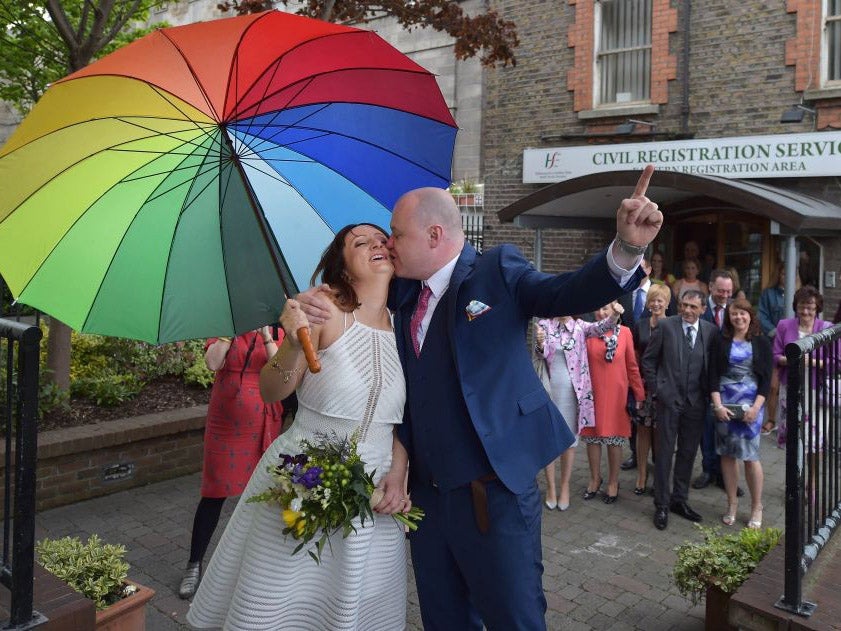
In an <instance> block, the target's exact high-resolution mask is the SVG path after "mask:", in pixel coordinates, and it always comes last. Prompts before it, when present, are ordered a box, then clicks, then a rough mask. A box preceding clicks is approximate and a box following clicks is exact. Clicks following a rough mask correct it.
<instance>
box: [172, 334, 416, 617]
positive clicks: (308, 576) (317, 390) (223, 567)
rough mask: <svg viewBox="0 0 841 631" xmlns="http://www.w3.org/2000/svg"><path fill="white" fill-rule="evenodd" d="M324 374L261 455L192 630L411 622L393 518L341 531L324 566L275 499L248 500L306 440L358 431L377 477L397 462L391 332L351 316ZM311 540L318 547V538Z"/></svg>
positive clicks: (399, 390)
mask: <svg viewBox="0 0 841 631" xmlns="http://www.w3.org/2000/svg"><path fill="white" fill-rule="evenodd" d="M319 356H320V359H321V365H322V370H321V372H319V373H316V374H310V373H308V374H307V375H306V376H305V377H304V379H303V382H302V383H301V385H300V387H299V388H298V404H299V408H298V413H297V415H296V417H295V422H294V423H293V425H292V427H291V428H290V429H289V430H288V431H287V432H286V433H284V434H282V435H281V436H279V437H278V438H277V439H276V440H275V441H274V442H273V443H272V445H271V446H270V447H269V449H268V450H267V451H266V453H265V454H264V455H263V458H262V459H261V460H260V463H259V465H258V466H257V469H256V470H255V471H254V474H253V475H252V477H251V480H250V481H249V483H248V486H247V487H246V489H245V492H244V493H243V495H242V498H241V499H240V501H239V503H238V505H237V507H236V509H235V511H234V514H233V515H232V516H231V519H230V521H229V522H228V525H227V527H226V529H225V532H224V534H223V535H222V538H221V540H220V541H219V545H218V546H217V547H216V551H215V553H214V554H213V558H212V559H211V561H210V564H209V565H208V567H207V571H206V572H205V574H204V576H203V578H202V580H201V584H200V585H199V589H198V591H197V592H196V595H195V597H194V599H193V604H192V606H191V607H190V611H189V613H188V614H187V620H188V622H189V623H190V624H191V625H193V626H194V627H197V628H201V629H207V628H220V627H221V628H222V629H226V630H227V629H230V630H234V629H237V630H239V629H254V630H257V629H260V630H263V631H276V630H280V629H290V630H295V631H298V630H312V631H332V630H339V629H341V630H350V629H352V630H364V631H375V630H382V631H395V630H396V629H404V628H405V626H406V578H407V571H408V570H407V562H406V542H405V537H404V534H403V529H402V527H401V526H400V525H399V524H398V523H397V522H396V521H394V519H393V518H392V517H391V516H390V515H378V514H377V513H374V521H373V523H372V522H371V521H370V520H366V522H365V526H364V527H360V526H359V524H358V523H357V532H356V533H351V534H350V535H349V536H348V537H347V538H345V539H343V538H342V536H341V533H338V534H336V535H334V536H333V537H332V538H331V540H330V543H331V545H332V551H331V549H330V546H325V547H324V550H323V553H322V558H321V564H320V565H317V564H316V563H315V561H314V560H313V559H312V558H311V557H310V556H309V555H308V554H307V553H306V550H307V549H308V548H304V549H302V550H300V551H299V552H298V553H297V554H295V555H294V556H293V555H292V550H293V549H294V548H295V547H296V546H297V545H298V544H299V543H300V542H299V541H297V540H295V539H293V538H292V537H291V536H290V537H285V536H284V535H283V534H282V532H283V529H284V523H283V520H282V519H281V515H280V513H281V511H280V507H279V506H278V505H277V504H266V503H261V504H247V503H246V502H245V500H246V499H247V498H248V497H251V496H253V495H256V494H258V493H260V492H261V491H263V490H265V489H266V488H267V487H268V486H270V485H271V483H272V481H271V479H270V477H269V474H268V472H267V471H266V469H267V467H268V466H270V465H273V464H275V463H277V462H278V454H280V453H286V454H292V455H294V454H296V453H299V445H300V441H301V439H306V438H309V439H311V438H313V437H314V435H315V434H316V433H330V432H332V431H336V432H337V433H338V434H339V435H340V436H343V435H350V434H352V433H353V432H354V431H355V430H357V429H359V430H360V432H361V433H360V441H359V445H358V449H359V453H360V455H361V456H362V459H363V460H364V461H365V463H366V469H367V470H368V471H369V472H370V471H374V470H375V474H374V483H377V482H378V481H379V479H380V478H382V477H383V475H384V474H385V473H386V472H387V471H388V470H389V468H390V466H391V449H392V430H393V427H394V424H396V423H399V422H400V421H401V419H402V416H403V404H404V402H405V399H406V385H405V382H404V379H403V371H402V368H401V366H400V360H399V359H398V356H397V348H396V346H395V341H394V333H392V332H390V331H380V330H377V329H372V328H370V327H367V326H365V325H363V324H361V323H359V322H356V321H354V322H353V323H352V324H351V326H350V327H349V328H347V330H346V331H345V333H344V334H343V335H342V336H341V337H340V338H339V339H338V340H336V341H335V342H334V343H333V344H331V345H330V347H329V348H327V349H324V350H323V351H321V352H320V353H319ZM315 541H316V539H314V540H313V541H312V542H311V544H314V543H315Z"/></svg>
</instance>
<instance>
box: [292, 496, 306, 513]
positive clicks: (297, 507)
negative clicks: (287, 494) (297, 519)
mask: <svg viewBox="0 0 841 631" xmlns="http://www.w3.org/2000/svg"><path fill="white" fill-rule="evenodd" d="M302 504H303V500H302V499H301V498H300V497H296V498H295V499H294V500H292V501H291V502H289V508H290V509H291V510H293V511H295V512H296V513H299V512H301V505H302Z"/></svg>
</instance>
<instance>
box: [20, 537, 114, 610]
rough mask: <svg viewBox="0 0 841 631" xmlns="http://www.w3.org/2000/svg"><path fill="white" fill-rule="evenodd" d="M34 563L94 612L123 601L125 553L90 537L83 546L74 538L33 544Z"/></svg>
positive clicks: (44, 540)
mask: <svg viewBox="0 0 841 631" xmlns="http://www.w3.org/2000/svg"><path fill="white" fill-rule="evenodd" d="M35 552H37V554H38V562H39V563H40V564H41V565H42V566H43V567H44V569H46V570H48V571H49V572H52V573H53V574H54V575H55V576H56V577H58V578H60V579H61V580H63V581H64V582H65V583H67V584H68V585H70V587H72V588H73V589H75V590H76V591H77V592H79V593H80V594H82V595H83V596H85V598H90V599H91V600H92V601H93V602H94V604H95V605H96V609H97V611H101V610H102V609H105V608H106V607H107V606H108V605H111V604H113V603H115V602H116V601H118V600H120V599H121V598H123V596H124V595H125V594H124V589H125V582H126V575H127V574H128V569H129V564H128V563H126V562H125V561H124V560H123V557H124V556H125V553H126V549H125V547H124V546H121V545H114V544H107V543H106V544H104V543H102V541H100V539H99V537H98V536H96V535H91V536H90V538H89V539H88V542H87V543H86V544H83V543H82V542H81V541H80V540H79V538H78V537H64V538H62V539H42V540H41V541H39V542H38V543H36V544H35Z"/></svg>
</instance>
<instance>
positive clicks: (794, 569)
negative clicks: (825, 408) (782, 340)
mask: <svg viewBox="0 0 841 631" xmlns="http://www.w3.org/2000/svg"><path fill="white" fill-rule="evenodd" d="M803 356H804V353H803V350H802V349H801V348H800V346H799V345H797V344H788V345H787V346H786V364H787V366H788V383H787V384H786V402H787V407H786V432H787V434H786V492H785V498H786V501H785V511H786V534H785V589H784V593H783V596H782V598H780V600H779V601H778V602H777V603H776V606H777V607H779V608H780V609H785V610H786V611H795V612H797V613H801V611H800V610H801V607H803V606H804V605H811V609H814V605H812V603H803V602H802V594H803V573H804V568H803V564H802V556H803V540H804V532H803V530H804V528H803V520H802V512H803V503H802V502H803V452H802V450H801V447H802V445H801V444H800V418H801V411H802V405H801V402H800V398H801V392H802V386H803V378H804V376H805V375H804V374H803ZM803 613H806V612H803Z"/></svg>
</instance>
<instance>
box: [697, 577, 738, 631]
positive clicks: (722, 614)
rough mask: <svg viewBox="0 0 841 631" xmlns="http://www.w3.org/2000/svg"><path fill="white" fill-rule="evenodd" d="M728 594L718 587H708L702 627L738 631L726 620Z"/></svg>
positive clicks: (713, 630) (720, 630) (709, 629)
mask: <svg viewBox="0 0 841 631" xmlns="http://www.w3.org/2000/svg"><path fill="white" fill-rule="evenodd" d="M730 596H731V594H727V593H725V592H723V591H721V590H720V589H719V588H718V587H708V588H707V594H706V598H705V600H706V611H705V614H704V629H706V631H738V629H737V627H734V626H731V625H730V623H729V622H728V621H727V616H728V614H729V608H730Z"/></svg>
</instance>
